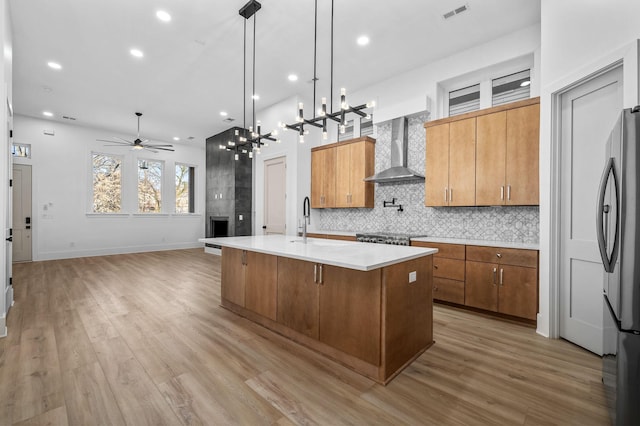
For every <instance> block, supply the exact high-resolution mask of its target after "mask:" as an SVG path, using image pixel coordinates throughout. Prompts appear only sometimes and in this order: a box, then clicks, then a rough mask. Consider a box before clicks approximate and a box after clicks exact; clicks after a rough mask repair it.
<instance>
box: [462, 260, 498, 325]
mask: <svg viewBox="0 0 640 426" xmlns="http://www.w3.org/2000/svg"><path fill="white" fill-rule="evenodd" d="M464 304H465V305H467V306H473V307H474V308H480V309H486V310H488V311H493V312H497V311H498V265H497V264H495V263H482V262H472V261H467V262H466V282H465V289H464Z"/></svg>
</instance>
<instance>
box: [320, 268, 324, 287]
mask: <svg viewBox="0 0 640 426" xmlns="http://www.w3.org/2000/svg"><path fill="white" fill-rule="evenodd" d="M322 269H323V265H322V263H321V264H320V284H324V282H323V280H322Z"/></svg>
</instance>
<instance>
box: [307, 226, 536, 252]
mask: <svg viewBox="0 0 640 426" xmlns="http://www.w3.org/2000/svg"><path fill="white" fill-rule="evenodd" d="M307 232H309V233H313V234H324V235H340V236H351V237H355V235H356V233H357V232H355V231H327V230H320V229H307ZM368 233H372V234H375V232H368ZM411 241H421V242H425V243H441V244H465V245H468V246H485V247H504V248H515V249H524V250H540V244H538V243H518V242H506V241H490V240H471V239H465V238H446V237H419V238H412V239H411Z"/></svg>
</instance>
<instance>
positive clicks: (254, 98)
mask: <svg viewBox="0 0 640 426" xmlns="http://www.w3.org/2000/svg"><path fill="white" fill-rule="evenodd" d="M251 99H253V100H256V101H258V100H260V95H258V94H257V93H256V94H254V95H253V96H251Z"/></svg>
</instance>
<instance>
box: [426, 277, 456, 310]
mask: <svg viewBox="0 0 640 426" xmlns="http://www.w3.org/2000/svg"><path fill="white" fill-rule="evenodd" d="M433 298H434V299H435V300H443V301H445V302H451V303H457V304H459V305H464V282H463V281H455V280H448V279H446V278H437V277H434V278H433Z"/></svg>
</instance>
